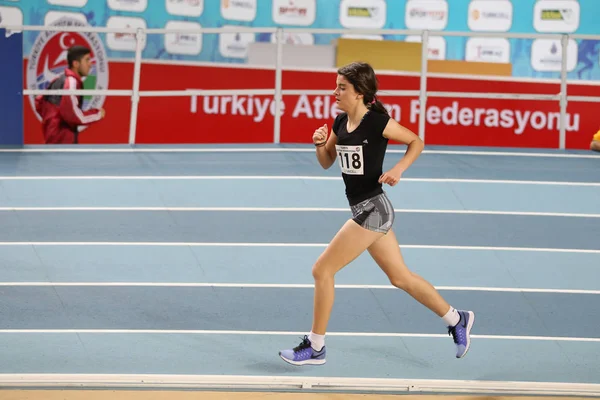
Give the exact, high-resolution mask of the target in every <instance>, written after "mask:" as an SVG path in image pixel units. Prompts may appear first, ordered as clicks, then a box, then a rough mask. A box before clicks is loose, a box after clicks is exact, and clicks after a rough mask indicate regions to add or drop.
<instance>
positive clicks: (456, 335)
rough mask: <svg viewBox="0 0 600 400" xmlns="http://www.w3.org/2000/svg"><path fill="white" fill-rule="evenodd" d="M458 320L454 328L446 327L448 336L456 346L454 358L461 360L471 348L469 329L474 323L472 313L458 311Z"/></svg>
mask: <svg viewBox="0 0 600 400" xmlns="http://www.w3.org/2000/svg"><path fill="white" fill-rule="evenodd" d="M458 314H459V315H460V320H459V321H458V324H456V326H450V327H448V335H452V339H454V343H455V344H456V358H462V357H464V356H465V354H467V351H469V347H470V346H471V328H473V322H474V321H475V314H474V313H473V311H460V310H459V311H458Z"/></svg>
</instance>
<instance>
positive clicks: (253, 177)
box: [0, 175, 600, 187]
mask: <svg viewBox="0 0 600 400" xmlns="http://www.w3.org/2000/svg"><path fill="white" fill-rule="evenodd" d="M1 180H12V181H31V180H238V181H244V180H318V181H341V180H342V178H341V177H338V176H310V175H187V176H186V175H170V176H166V175H128V176H124V175H79V176H76V175H60V176H54V175H49V176H43V175H42V176H38V175H36V176H0V181H1ZM402 182H437V183H481V184H515V185H550V186H593V187H600V182H572V181H532V180H505V179H461V178H402Z"/></svg>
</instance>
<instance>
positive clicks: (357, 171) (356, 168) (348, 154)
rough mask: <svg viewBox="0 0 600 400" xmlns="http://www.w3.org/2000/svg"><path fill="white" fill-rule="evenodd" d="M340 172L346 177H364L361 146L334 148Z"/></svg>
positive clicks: (338, 146) (337, 146)
mask: <svg viewBox="0 0 600 400" xmlns="http://www.w3.org/2000/svg"><path fill="white" fill-rule="evenodd" d="M335 148H336V150H337V155H338V157H339V161H340V168H341V169H342V172H343V173H344V174H347V175H364V172H363V151H362V150H363V149H362V146H340V145H336V146H335Z"/></svg>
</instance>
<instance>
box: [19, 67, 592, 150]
mask: <svg viewBox="0 0 600 400" xmlns="http://www.w3.org/2000/svg"><path fill="white" fill-rule="evenodd" d="M26 66H27V61H25V68H26ZM109 70H110V80H109V88H110V89H131V87H132V85H133V64H132V63H124V62H110V63H109ZM141 71H142V73H141V82H140V89H141V90H186V89H272V88H274V86H275V72H274V70H272V69H259V68H248V67H242V66H235V65H232V66H222V65H220V66H195V65H175V64H170V63H159V62H144V64H143V66H142V70H141ZM335 78H336V74H335V71H334V70H331V71H328V72H315V71H293V70H286V71H284V72H283V88H284V89H294V90H311V89H317V90H331V91H332V92H333V90H334V88H335ZM378 78H379V85H380V86H379V88H380V93H379V96H380V98H381V100H382V101H383V102H384V104H385V105H386V106H387V107H388V109H389V110H390V114H391V116H392V117H394V118H395V119H397V120H398V121H399V122H400V123H401V124H403V125H404V126H406V127H408V128H410V129H412V130H413V131H414V132H418V123H419V109H420V105H419V102H418V98H417V97H414V98H410V97H395V96H387V95H386V91H389V90H418V89H419V84H420V78H419V76H418V75H415V74H408V73H407V74H402V73H379V74H378ZM599 87H600V85H599V84H598V83H596V84H593V83H589V82H582V83H579V82H578V83H570V84H569V85H568V93H569V94H570V95H588V96H597V95H598V93H599V92H600V90H599ZM427 89H428V90H429V91H445V92H448V91H456V92H484V93H491V92H494V93H535V94H557V93H559V92H560V84H559V83H556V82H547V81H534V80H525V79H505V78H502V79H493V80H490V78H483V77H482V78H465V77H453V78H449V77H443V78H442V77H430V78H428V81H427ZM283 103H284V104H283V109H282V110H283V115H282V120H281V142H282V143H310V140H311V137H312V133H313V131H314V130H315V129H316V128H317V127H319V126H321V125H323V124H325V123H326V124H327V125H328V126H329V128H331V124H332V123H333V119H334V117H335V115H336V114H337V113H338V112H339V111H338V110H337V107H336V105H335V101H334V98H333V95H330V96H313V95H302V96H284V98H283ZM104 108H105V109H106V118H105V119H104V120H103V121H101V122H99V123H98V124H96V125H93V126H91V127H89V128H88V129H86V130H85V131H84V132H83V133H82V134H81V135H80V142H81V143H82V144H92V143H93V144H103V143H127V142H128V139H129V118H130V110H131V102H130V99H129V98H128V97H108V98H107V99H106V100H105V101H104ZM567 112H568V119H567V125H566V127H567V140H566V146H567V148H571V149H587V148H589V143H590V141H591V138H592V135H593V134H594V133H595V132H597V131H598V128H599V127H600V117H598V107H597V105H596V104H595V103H582V102H570V103H569V105H568V109H567ZM274 114H275V104H274V101H273V97H272V96H257V95H233V96H232V95H222V96H207V97H198V98H196V97H142V98H141V100H140V104H139V110H138V121H137V132H136V142H137V143H140V144H159V143H160V144H201V143H272V142H273V123H274ZM559 116H560V109H559V104H558V101H529V100H503V99H468V98H434V97H431V98H428V100H427V110H426V121H427V122H426V132H425V142H426V144H428V145H460V146H497V147H531V148H533V147H538V148H558V146H559ZM25 143H26V144H38V143H43V139H42V134H41V130H40V123H39V121H38V119H37V117H36V115H35V113H34V111H33V109H32V108H31V104H30V101H29V99H28V98H26V99H25Z"/></svg>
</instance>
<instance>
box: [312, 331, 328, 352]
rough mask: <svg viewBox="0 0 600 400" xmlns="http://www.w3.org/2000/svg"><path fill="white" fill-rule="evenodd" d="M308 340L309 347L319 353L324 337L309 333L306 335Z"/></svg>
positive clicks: (323, 343) (323, 344)
mask: <svg viewBox="0 0 600 400" xmlns="http://www.w3.org/2000/svg"><path fill="white" fill-rule="evenodd" d="M308 340H310V344H311V346H310V347H312V348H313V349H315V350H316V351H320V350H321V349H322V348H323V346H325V335H317V334H316V333H314V332H312V331H311V332H310V333H309V335H308Z"/></svg>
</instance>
